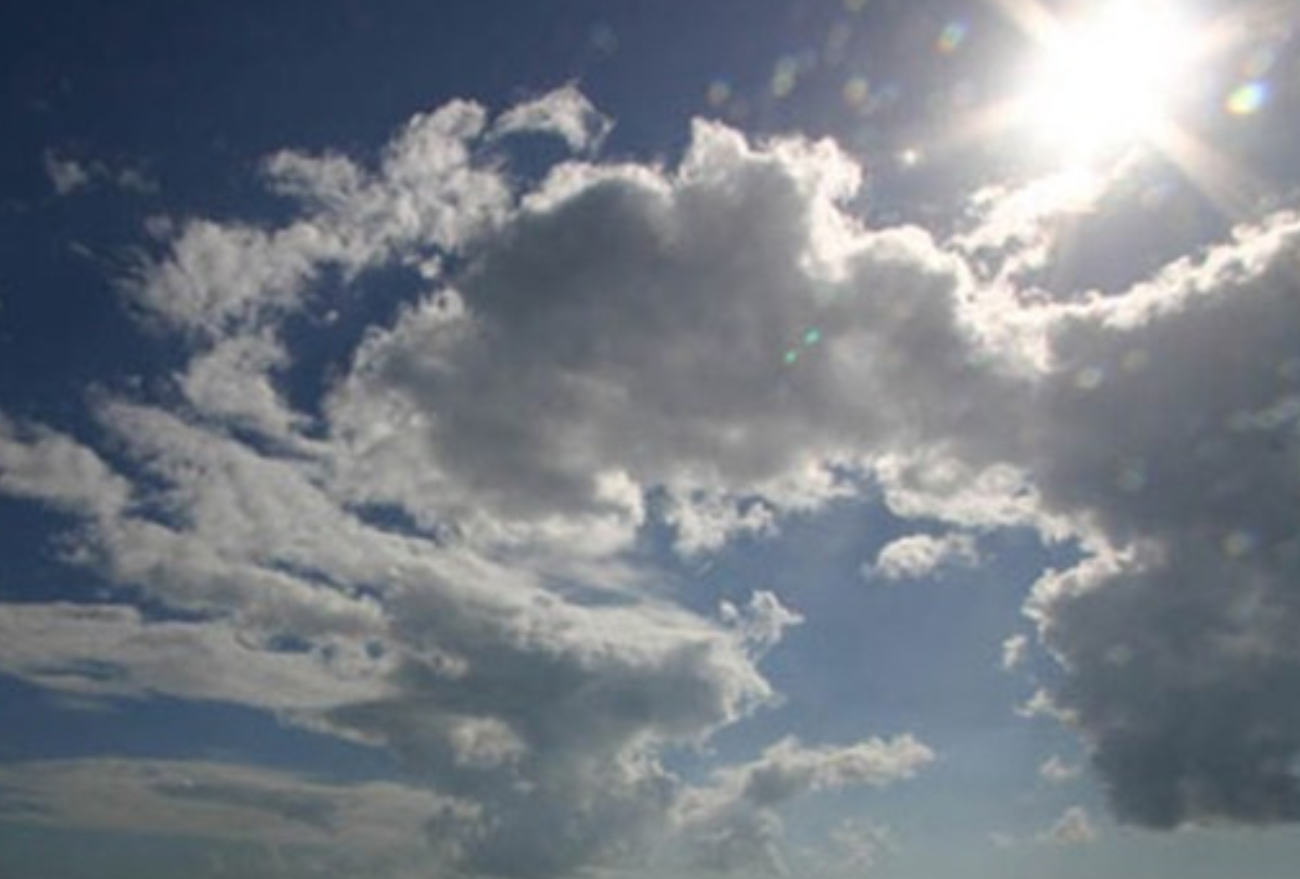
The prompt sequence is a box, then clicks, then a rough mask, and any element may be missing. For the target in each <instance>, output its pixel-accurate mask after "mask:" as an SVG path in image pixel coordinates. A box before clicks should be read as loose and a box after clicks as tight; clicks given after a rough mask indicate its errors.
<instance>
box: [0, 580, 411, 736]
mask: <svg viewBox="0 0 1300 879" xmlns="http://www.w3.org/2000/svg"><path fill="white" fill-rule="evenodd" d="M387 665H388V664H387V663H386V662H385V661H384V660H383V659H382V658H379V659H375V658H372V657H370V656H368V655H367V653H366V651H365V645H364V644H357V643H349V642H348V641H345V640H342V639H336V640H333V641H330V642H324V643H320V644H318V645H317V646H316V647H315V648H314V649H312V650H310V651H301V650H297V651H294V650H288V649H285V650H274V649H271V648H269V647H268V646H266V645H260V646H259V645H256V644H251V643H248V642H247V640H246V639H245V638H242V637H241V636H240V633H239V631H238V630H237V629H235V628H234V627H232V626H230V625H229V624H226V623H192V622H163V621H157V622H151V621H147V620H145V619H144V618H142V617H141V615H140V613H139V612H138V611H137V610H136V609H135V608H133V607H126V606H122V605H74V604H0V670H3V671H4V672H5V673H6V674H11V675H14V676H16V677H19V678H22V679H24V680H26V681H28V682H30V683H33V684H37V685H40V686H44V687H47V688H49V689H51V690H55V691H60V692H65V693H70V694H75V695H79V696H93V697H116V698H134V699H141V698H147V697H149V696H172V697H177V698H182V699H204V700H212V701H221V702H231V703H236V704H242V705H251V706H255V707H258V708H265V709H269V710H272V711H276V712H294V711H308V712H310V711H316V712H319V711H322V710H325V709H328V708H331V707H334V706H337V705H342V704H346V703H349V702H354V701H356V700H358V699H363V698H373V697H374V695H375V693H376V692H383V691H384V689H386V684H385V683H384V678H385V674H386V672H387V671H388V668H387Z"/></svg>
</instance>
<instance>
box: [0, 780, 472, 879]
mask: <svg viewBox="0 0 1300 879" xmlns="http://www.w3.org/2000/svg"><path fill="white" fill-rule="evenodd" d="M0 812H3V813H4V814H5V816H6V819H7V820H10V821H15V820H16V821H25V822H31V823H36V824H43V825H51V826H54V827H61V828H67V827H77V828H85V829H90V830H98V831H110V832H118V833H129V834H132V835H148V836H159V837H172V838H188V839H202V840H219V841H223V842H227V843H235V844H240V845H242V846H244V847H245V848H244V849H243V850H244V851H245V852H247V853H248V854H249V855H251V856H254V857H255V858H256V856H257V855H259V854H267V853H271V852H274V855H275V856H276V857H274V858H273V859H272V860H271V862H270V863H268V864H266V865H265V867H266V868H267V869H268V870H271V869H274V873H275V875H291V876H297V875H301V876H319V875H328V876H347V875H356V874H357V873H364V874H365V875H371V876H391V877H399V876H409V875H411V874H410V873H409V872H407V871H410V870H412V869H415V868H417V867H418V868H421V869H425V870H427V869H429V868H430V867H436V866H438V865H439V864H440V863H451V862H453V861H454V859H455V852H454V850H449V849H448V848H447V847H446V846H448V840H452V839H454V838H455V837H454V836H449V837H447V838H444V837H442V836H441V834H440V833H439V824H441V825H442V826H443V827H444V828H445V827H452V826H461V827H465V828H472V827H473V826H475V824H476V822H477V821H478V815H477V813H476V812H475V810H474V809H473V807H472V806H469V805H468V804H465V803H461V802H458V801H456V800H454V799H452V798H448V797H443V796H440V795H438V794H436V793H433V792H430V791H428V790H425V789H421V788H414V787H407V786H404V785H400V784H396V783H392V782H385V781H371V782H363V783H355V784H333V783H328V782H323V781H318V780H309V779H304V778H300V777H298V776H295V775H292V774H289V773H286V772H282V771H277V770H274V769H268V768H265V767H253V766H241V765H235V764H227V763H213V762H205V761H163V760H124V759H112V758H90V759H83V760H54V761H39V762H30V763H16V764H14V763H11V764H7V765H5V766H3V767H0ZM430 816H438V819H437V822H434V821H431V820H430ZM461 833H462V835H463V834H464V833H465V831H462V832H461ZM322 858H323V859H325V860H326V862H328V863H329V864H330V865H331V866H330V867H329V868H328V872H327V873H325V874H322V873H321V872H319V863H320V861H321V860H322ZM257 859H258V860H260V858H257Z"/></svg>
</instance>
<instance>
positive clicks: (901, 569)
mask: <svg viewBox="0 0 1300 879" xmlns="http://www.w3.org/2000/svg"><path fill="white" fill-rule="evenodd" d="M978 560H979V556H978V553H977V551H976V549H975V538H974V537H973V536H972V535H970V534H961V533H951V534H944V535H942V536H938V537H936V536H934V535H932V534H911V535H908V536H907V537H900V538H899V539H897V540H895V541H893V542H892V543H890V544H888V545H887V546H885V547H884V548H883V549H881V550H880V553H879V554H878V555H877V556H876V561H875V564H873V565H871V566H870V567H868V568H867V569H866V571H865V573H866V574H867V575H868V576H876V577H880V578H882V579H885V580H917V579H920V578H922V577H927V576H929V575H931V574H933V573H935V572H936V571H938V570H939V569H941V568H945V567H951V566H965V565H974V564H977V563H978Z"/></svg>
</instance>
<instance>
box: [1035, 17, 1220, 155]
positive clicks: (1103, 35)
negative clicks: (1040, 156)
mask: <svg viewBox="0 0 1300 879" xmlns="http://www.w3.org/2000/svg"><path fill="white" fill-rule="evenodd" d="M1053 25H1054V26H1053V27H1052V29H1051V31H1050V32H1049V33H1046V34H1044V35H1043V39H1042V47H1041V52H1040V54H1039V57H1038V58H1037V59H1036V60H1035V61H1034V63H1033V64H1032V65H1031V67H1030V69H1029V70H1028V71H1026V73H1025V77H1026V80H1027V89H1026V91H1025V92H1024V93H1023V97H1022V100H1021V102H1020V109H1019V114H1020V115H1021V117H1022V120H1023V122H1024V124H1025V125H1027V126H1028V127H1029V129H1030V130H1032V131H1033V132H1035V133H1036V135H1037V136H1038V137H1039V138H1041V139H1042V140H1043V141H1044V142H1045V143H1046V144H1047V145H1048V146H1049V147H1050V148H1052V149H1055V150H1058V151H1060V152H1061V153H1062V154H1063V155H1065V156H1066V157H1068V158H1073V159H1087V158H1092V157H1094V156H1095V155H1096V154H1097V153H1098V152H1099V151H1103V150H1108V149H1113V148H1117V147H1123V146H1128V145H1132V144H1134V143H1138V142H1143V141H1150V140H1152V139H1153V138H1155V137H1156V136H1157V135H1158V134H1159V132H1160V130H1161V128H1162V126H1164V125H1165V124H1166V123H1167V122H1168V120H1169V117H1170V114H1171V113H1172V112H1173V110H1174V105H1175V104H1176V103H1177V97H1178V92H1179V89H1180V86H1181V85H1182V81H1183V79H1184V77H1185V75H1186V74H1187V72H1188V69H1189V65H1190V62H1191V60H1192V58H1193V57H1194V55H1195V44H1196V38H1195V34H1194V32H1193V31H1192V28H1191V27H1190V25H1189V23H1188V22H1187V21H1186V20H1184V19H1183V18H1181V17H1180V16H1179V15H1178V14H1177V13H1176V11H1175V10H1173V9H1172V8H1171V7H1170V6H1169V5H1168V4H1163V3H1149V2H1148V3H1137V2H1130V3H1121V2H1116V3H1113V4H1110V5H1108V6H1106V7H1104V8H1102V9H1100V10H1097V11H1095V12H1094V13H1092V14H1090V15H1088V16H1086V17H1084V18H1081V19H1079V20H1076V21H1057V22H1054V23H1053Z"/></svg>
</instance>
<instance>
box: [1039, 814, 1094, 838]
mask: <svg viewBox="0 0 1300 879" xmlns="http://www.w3.org/2000/svg"><path fill="white" fill-rule="evenodd" d="M1039 838H1040V839H1041V840H1042V841H1044V842H1050V843H1054V844H1056V845H1083V844H1084V843H1089V842H1092V841H1093V840H1095V839H1096V838H1097V830H1096V828H1095V827H1094V826H1093V823H1092V817H1091V816H1090V815H1089V814H1088V810H1087V809H1084V808H1083V807H1082V806H1071V807H1070V808H1068V809H1066V810H1065V812H1064V813H1062V815H1061V817H1060V818H1058V819H1057V821H1056V823H1055V824H1053V825H1052V826H1051V827H1050V828H1049V829H1048V830H1047V831H1045V832H1044V833H1043V834H1042V835H1041V836H1040V837H1039Z"/></svg>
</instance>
